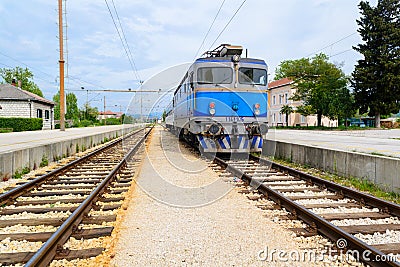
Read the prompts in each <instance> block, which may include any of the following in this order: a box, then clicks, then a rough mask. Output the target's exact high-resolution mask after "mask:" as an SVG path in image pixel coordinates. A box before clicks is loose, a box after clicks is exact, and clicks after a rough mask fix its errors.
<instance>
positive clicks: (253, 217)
mask: <svg viewBox="0 0 400 267" xmlns="http://www.w3.org/2000/svg"><path fill="white" fill-rule="evenodd" d="M179 150H180V151H179ZM182 166H185V167H184V168H183V167H182ZM194 166H195V168H194ZM152 167H154V169H152ZM185 168H187V170H186V171H185V170H183V169H185ZM193 169H197V170H198V171H197V172H194V171H192V170H193ZM189 170H191V171H189ZM160 176H162V178H163V181H168V182H169V183H170V184H175V185H177V186H176V187H179V186H180V187H179V189H176V188H173V187H171V186H165V184H163V183H162V182H160V181H159V180H157V178H156V177H160ZM149 181H153V182H149ZM136 183H137V185H138V186H137V187H136V190H135V191H133V195H132V198H131V201H130V203H129V207H128V209H127V212H126V217H125V220H124V221H123V222H122V224H121V225H120V227H118V228H119V229H118V231H119V238H118V243H117V244H116V246H115V252H114V253H115V256H114V255H113V259H112V260H111V263H110V265H111V266H121V267H122V266H333V265H332V264H331V263H327V262H325V263H323V262H307V263H304V262H303V263H302V262H295V263H294V262H290V261H289V262H279V261H274V262H270V261H261V260H260V259H259V258H258V255H259V252H260V251H261V250H264V251H265V249H268V250H269V252H270V251H271V250H273V249H275V250H284V251H286V252H288V253H289V252H291V251H299V250H300V249H299V247H304V244H300V243H299V242H296V241H295V240H294V238H293V235H292V233H291V232H289V231H287V230H285V229H284V228H283V227H281V226H279V225H277V224H275V223H273V222H272V217H270V218H268V217H267V218H266V217H265V213H264V212H263V211H262V210H261V209H259V208H257V207H256V206H255V205H254V203H253V202H252V201H251V200H248V199H247V198H246V197H245V196H244V195H243V194H240V193H238V191H240V189H239V188H238V187H230V188H229V190H228V191H227V192H226V194H225V195H223V196H220V197H219V199H217V200H216V201H213V202H211V203H210V204H206V205H201V203H198V202H193V206H197V207H186V208H182V207H179V205H178V204H177V203H179V201H185V200H188V201H190V200H193V199H192V197H193V195H192V196H191V195H190V194H191V193H193V194H194V195H195V196H198V195H196V194H198V192H197V191H190V189H193V188H202V190H203V191H206V192H203V195H201V194H200V198H201V197H204V196H210V195H211V196H212V197H215V198H218V197H217V195H216V194H215V191H218V190H215V191H212V190H211V189H210V188H209V187H207V185H210V184H213V183H217V185H218V186H221V187H223V186H222V185H221V184H218V183H224V184H225V185H228V183H225V182H223V181H222V180H221V179H220V178H219V177H218V175H217V174H216V173H214V172H213V171H211V169H210V168H207V165H206V163H205V162H204V161H202V160H198V159H197V158H196V156H194V155H193V154H192V153H191V152H190V151H189V150H188V149H187V148H184V147H182V146H179V145H178V144H177V141H176V138H175V137H174V136H172V134H170V133H169V132H168V131H166V130H164V129H163V128H161V127H156V128H155V132H154V134H153V136H152V140H151V142H150V144H149V146H148V149H147V157H146V158H145V160H144V163H143V165H142V169H141V171H140V174H139V175H138V178H137V181H136ZM151 185H152V186H159V185H161V186H163V187H162V190H156V189H154V188H152V187H151ZM152 190H153V191H152ZM200 191H201V190H200ZM210 191H211V192H210ZM149 192H151V193H149ZM218 192H220V191H218ZM184 194H188V195H186V196H185V195H184ZM156 199H158V200H156ZM203 200H210V198H204V199H203ZM174 201H175V202H174ZM168 203H173V205H170V204H168ZM181 204H182V206H184V205H185V203H181ZM308 245H309V246H308V247H310V246H312V245H310V244H308Z"/></svg>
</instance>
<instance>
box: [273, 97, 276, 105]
mask: <svg viewBox="0 0 400 267" xmlns="http://www.w3.org/2000/svg"><path fill="white" fill-rule="evenodd" d="M275 104H276V97H275V96H273V97H272V105H275Z"/></svg>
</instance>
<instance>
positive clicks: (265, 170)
mask: <svg viewBox="0 0 400 267" xmlns="http://www.w3.org/2000/svg"><path fill="white" fill-rule="evenodd" d="M210 166H211V167H212V168H213V169H214V170H215V171H217V172H219V173H220V175H221V176H225V177H227V176H230V177H232V176H234V177H237V178H240V179H241V180H242V181H243V182H244V183H245V185H248V186H249V188H250V189H249V190H245V191H247V193H254V192H255V193H256V197H254V195H253V198H250V199H252V200H257V199H260V198H265V199H270V200H272V201H273V202H274V203H275V205H274V207H271V206H269V207H268V206H266V205H259V207H260V208H263V209H273V208H279V209H282V208H284V209H285V210H286V211H288V212H289V214H290V215H289V216H287V218H286V219H290V220H301V221H303V222H304V223H305V224H306V227H302V228H293V229H291V230H293V231H295V232H296V234H297V235H302V236H312V235H316V234H321V235H323V236H325V237H327V238H328V239H330V240H332V241H333V243H334V244H336V248H337V250H338V252H339V251H340V252H344V253H348V254H346V255H356V257H353V259H354V258H355V259H356V260H357V261H361V262H364V263H365V264H367V265H369V266H400V261H399V260H400V205H397V204H394V203H391V202H388V201H384V200H381V199H379V198H376V197H374V196H371V195H369V194H366V193H362V192H360V191H357V190H354V189H351V188H348V187H344V186H341V185H338V184H336V183H333V182H330V181H327V180H324V179H321V178H318V177H314V176H312V175H309V174H306V173H303V172H301V171H298V170H295V169H292V168H289V167H286V166H283V165H280V164H276V163H273V162H271V161H268V160H265V159H261V158H258V157H254V156H250V158H249V159H245V160H240V159H238V160H223V159H221V158H218V157H217V158H214V159H213V161H212V162H211V163H210ZM244 193H246V192H244ZM257 194H258V196H257ZM357 253H358V255H359V256H357ZM393 256H394V257H393ZM396 256H397V257H396Z"/></svg>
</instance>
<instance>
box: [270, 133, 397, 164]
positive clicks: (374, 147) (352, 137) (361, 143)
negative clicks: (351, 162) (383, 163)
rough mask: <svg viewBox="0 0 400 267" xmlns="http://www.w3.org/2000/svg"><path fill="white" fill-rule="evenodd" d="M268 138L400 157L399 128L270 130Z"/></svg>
mask: <svg viewBox="0 0 400 267" xmlns="http://www.w3.org/2000/svg"><path fill="white" fill-rule="evenodd" d="M268 138H269V139H272V140H276V141H282V142H289V143H293V144H300V145H308V146H315V147H322V148H327V149H339V150H344V151H349V152H361V153H368V154H371V153H372V154H376V155H377V154H381V155H387V156H390V157H398V158H400V129H391V130H359V131H308V130H272V131H271V132H270V133H269V134H268Z"/></svg>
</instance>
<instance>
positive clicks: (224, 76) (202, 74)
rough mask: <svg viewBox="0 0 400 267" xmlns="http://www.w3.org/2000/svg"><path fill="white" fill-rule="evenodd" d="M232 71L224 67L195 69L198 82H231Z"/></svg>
mask: <svg viewBox="0 0 400 267" xmlns="http://www.w3.org/2000/svg"><path fill="white" fill-rule="evenodd" d="M232 77H233V71H232V69H231V68H224V67H214V68H210V67H204V68H199V69H198V70H197V80H198V83H200V84H204V83H210V84H212V83H215V84H219V83H232Z"/></svg>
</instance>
